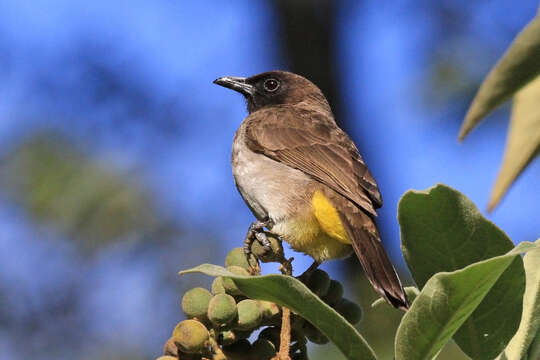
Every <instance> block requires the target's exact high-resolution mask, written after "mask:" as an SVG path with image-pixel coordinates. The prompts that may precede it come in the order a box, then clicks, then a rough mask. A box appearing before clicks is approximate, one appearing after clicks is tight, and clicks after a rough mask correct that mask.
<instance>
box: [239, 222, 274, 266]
mask: <svg viewBox="0 0 540 360" xmlns="http://www.w3.org/2000/svg"><path fill="white" fill-rule="evenodd" d="M270 224H272V220H270V219H268V218H266V219H264V220H262V221H260V220H257V221H254V222H252V223H251V225H249V229H248V232H247V234H246V239H245V240H244V253H245V254H246V257H248V258H249V256H250V255H251V244H253V241H255V240H257V241H259V242H260V243H261V245H262V246H263V247H264V251H272V246H271V244H270V240H268V237H267V236H266V234H265V233H264V228H265V227H267V226H269V225H270Z"/></svg>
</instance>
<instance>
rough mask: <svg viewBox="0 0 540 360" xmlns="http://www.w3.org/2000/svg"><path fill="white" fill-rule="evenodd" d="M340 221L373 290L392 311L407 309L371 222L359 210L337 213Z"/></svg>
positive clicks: (395, 276) (405, 297)
mask: <svg viewBox="0 0 540 360" xmlns="http://www.w3.org/2000/svg"><path fill="white" fill-rule="evenodd" d="M355 210H356V209H355ZM340 217H341V220H342V222H343V225H344V227H345V230H346V231H347V236H348V237H349V239H351V243H352V246H353V248H354V252H355V253H356V256H357V257H358V260H360V264H362V267H363V268H364V272H365V273H366V276H367V278H368V279H369V281H370V282H371V284H372V285H373V287H374V288H375V290H377V292H378V293H379V294H381V296H382V297H383V298H385V299H386V301H388V302H389V303H390V304H392V305H393V306H394V307H396V308H399V309H402V310H404V311H407V309H408V308H409V306H410V304H409V300H408V299H407V294H406V293H405V291H404V290H403V286H402V285H401V281H400V280H399V277H398V275H397V273H396V270H395V269H394V266H392V263H391V262H390V259H389V258H388V255H387V254H386V251H385V250H384V247H383V245H382V243H381V237H380V235H379V231H378V230H377V226H376V225H375V222H374V221H373V219H372V218H371V217H370V216H369V215H367V214H366V213H364V212H363V211H362V210H360V209H358V211H354V212H346V213H341V214H340Z"/></svg>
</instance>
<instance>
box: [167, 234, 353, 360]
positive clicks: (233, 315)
mask: <svg viewBox="0 0 540 360" xmlns="http://www.w3.org/2000/svg"><path fill="white" fill-rule="evenodd" d="M277 246H278V245H277V244H274V243H272V250H273V251H274V253H278V251H279V249H278V248H277ZM279 247H281V244H279ZM252 251H253V253H254V254H255V256H257V257H255V256H253V257H252V258H250V260H249V261H248V260H247V258H246V256H245V254H244V252H243V249H242V248H235V249H233V250H232V251H231V252H229V254H228V255H227V258H226V260H225V265H226V267H227V270H229V271H230V272H232V273H233V274H238V275H245V276H250V275H259V274H260V267H259V264H258V261H257V258H258V259H261V261H264V262H268V261H275V256H272V255H271V254H268V251H266V252H265V251H264V250H263V249H262V246H261V245H260V244H258V242H257V241H256V242H254V244H253V246H252ZM302 280H303V279H302ZM305 284H306V285H307V286H308V287H309V288H310V290H311V291H312V292H313V293H315V294H316V295H317V296H319V297H320V298H321V299H322V300H323V301H324V302H326V303H327V304H328V305H330V306H332V307H333V308H334V309H335V310H336V311H337V312H339V313H340V314H341V315H343V317H344V318H345V319H347V320H348V321H349V322H350V323H351V324H356V323H358V322H359V321H360V319H361V317H362V312H361V309H360V307H359V306H358V305H356V304H355V303H353V302H351V301H349V300H347V299H344V298H343V286H342V285H341V284H340V283H339V282H338V281H336V280H331V279H330V277H329V276H328V274H327V273H326V272H324V271H323V270H315V271H314V272H313V273H312V274H311V276H310V277H309V278H308V279H306V280H305ZM182 310H183V311H184V313H185V314H186V316H187V317H188V319H187V320H184V321H181V322H180V323H178V325H176V327H175V329H174V331H173V333H172V336H171V337H170V339H169V340H168V341H167V342H166V344H165V347H164V354H165V355H164V356H162V357H160V358H159V359H158V360H173V359H175V360H204V359H212V360H226V359H230V360H270V359H272V358H273V357H275V356H276V353H277V352H278V351H279V348H280V339H281V338H280V333H281V315H282V309H281V307H280V306H279V305H277V304H275V303H273V302H269V301H261V300H253V299H249V298H247V297H246V296H245V295H244V294H242V292H241V291H240V290H239V289H238V287H237V286H236V285H235V283H234V282H233V281H232V280H231V279H228V278H222V277H217V278H216V279H215V280H214V282H213V283H212V288H211V291H208V290H207V289H204V288H201V287H196V288H193V289H191V290H189V291H187V292H186V293H185V294H184V296H183V298H182ZM290 321H291V322H290V325H291V344H290V351H289V354H290V357H291V359H293V360H301V359H307V351H306V344H307V341H308V340H309V341H311V342H313V343H316V344H325V343H327V342H328V339H327V338H326V337H325V336H324V335H323V334H322V333H321V332H320V331H318V330H317V329H316V328H315V327H314V326H313V325H311V324H310V323H309V322H307V321H306V320H304V319H303V318H302V317H300V316H298V315H296V314H294V313H293V314H291V318H290ZM259 330H260V331H259ZM256 331H259V333H258V334H257V335H256V336H255V334H256V333H255V332H256ZM253 339H254V340H253ZM250 340H251V341H250Z"/></svg>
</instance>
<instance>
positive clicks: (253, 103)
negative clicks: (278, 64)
mask: <svg viewBox="0 0 540 360" xmlns="http://www.w3.org/2000/svg"><path fill="white" fill-rule="evenodd" d="M214 84H218V85H221V86H224V87H226V88H229V89H232V90H235V91H238V92H239V93H241V94H242V95H244V97H245V98H246V101H247V108H248V111H249V113H252V112H254V111H257V110H259V109H262V108H264V107H268V106H275V105H284V104H297V103H300V102H314V103H317V104H320V105H321V106H323V107H324V108H325V110H328V111H330V107H329V105H328V102H327V101H326V98H325V97H324V95H323V93H322V92H321V90H319V88H318V87H317V86H315V84H313V83H312V82H311V81H309V80H308V79H306V78H304V77H302V76H300V75H296V74H293V73H290V72H286V71H268V72H265V73H261V74H258V75H254V76H252V77H249V78H242V77H233V76H224V77H220V78H219V79H216V80H214Z"/></svg>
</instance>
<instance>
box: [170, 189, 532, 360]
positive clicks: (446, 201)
mask: <svg viewBox="0 0 540 360" xmlns="http://www.w3.org/2000/svg"><path fill="white" fill-rule="evenodd" d="M398 212H399V213H398V219H399V223H400V227H401V237H402V250H403V253H404V256H405V259H406V261H407V264H408V265H409V268H410V270H411V273H412V275H413V278H414V279H415V281H416V283H417V284H418V286H419V287H420V288H421V291H419V290H418V289H417V288H415V287H407V288H406V291H407V293H408V294H409V295H410V299H411V301H412V306H411V308H410V309H409V311H408V312H407V313H406V314H405V315H404V316H403V318H402V320H401V323H400V325H399V327H398V331H397V335H396V339H395V357H396V359H397V360H401V359H405V360H415V359H431V358H434V357H436V356H437V354H438V353H439V352H440V351H441V349H442V348H443V347H444V346H445V344H447V343H448V342H449V341H450V340H451V339H452V338H453V339H454V340H455V341H456V343H457V344H458V345H459V346H460V348H461V349H462V350H463V351H464V352H465V353H466V354H467V355H468V356H470V357H471V358H473V359H479V360H483V359H486V360H487V359H494V358H495V357H497V356H499V358H498V359H499V360H507V359H512V360H514V359H516V360H517V359H535V357H532V356H537V355H538V352H539V351H540V340H539V338H540V336H539V334H540V331H539V329H540V285H539V280H538V279H539V277H540V240H539V241H537V242H536V243H530V242H523V243H521V244H519V245H518V246H516V247H514V246H513V243H512V241H511V240H510V239H509V238H508V237H507V236H506V234H504V232H503V231H502V230H500V229H499V228H497V227H496V226H495V225H494V224H493V223H491V222H490V221H488V220H487V219H485V218H484V217H483V216H482V215H481V214H480V212H479V211H478V209H477V208H476V206H475V205H474V204H473V203H472V202H471V201H470V200H469V199H468V198H467V197H465V196H464V195H463V194H461V193H459V192H458V191H456V190H454V189H452V188H450V187H448V186H445V185H441V184H439V185H436V186H434V187H432V188H430V189H428V190H426V191H409V192H407V193H406V194H405V195H404V196H403V198H402V199H401V201H400V203H399V210H398ZM521 253H527V255H526V256H525V261H524V262H523V261H522V258H521V256H520V254H521ZM524 263H525V269H524V265H523V264H524ZM229 269H235V270H236V272H237V273H236V274H234V273H232V272H231V271H230V270H229ZM240 269H241V270H242V271H240V270H238V269H237V267H235V266H232V267H229V268H228V269H225V268H223V267H220V266H216V265H210V264H203V265H199V266H198V267H195V268H193V269H189V270H185V271H182V272H180V274H187V273H193V272H201V273H204V274H207V275H210V276H215V277H217V278H218V279H219V278H222V279H223V280H224V282H227V281H230V282H231V283H232V284H234V286H235V287H236V288H237V290H238V291H239V292H240V293H242V294H243V296H247V297H249V298H250V299H245V300H242V301H240V303H239V304H238V308H239V309H238V313H239V320H238V321H237V323H236V325H234V326H235V327H237V328H239V329H242V330H250V329H253V328H256V327H257V326H259V324H261V322H263V321H267V320H268V318H275V317H276V316H279V315H280V311H279V307H280V306H283V307H287V308H289V309H291V310H292V311H293V316H292V317H291V319H292V323H291V326H292V329H293V334H294V336H296V337H297V338H298V341H297V344H299V346H301V345H302V344H305V341H306V340H305V339H306V338H307V339H308V340H310V341H311V342H313V343H316V344H325V343H327V342H328V341H332V342H333V343H334V344H335V345H336V346H337V347H338V348H339V349H340V350H341V352H342V353H343V354H344V355H345V356H346V358H347V359H375V358H376V357H375V354H374V353H373V352H372V350H371V348H370V347H369V345H368V344H367V343H366V342H365V340H364V339H363V338H362V337H361V335H360V334H359V333H358V332H357V331H356V330H355V329H354V327H352V325H351V324H355V323H358V322H359V321H360V319H361V317H362V311H361V309H360V308H359V307H358V305H356V304H354V303H352V302H350V301H349V300H347V299H343V298H342V294H343V288H342V287H341V284H339V283H338V282H336V281H334V280H330V278H329V277H328V274H326V273H325V272H324V271H322V270H319V271H317V272H315V273H314V274H313V275H314V276H313V277H312V278H310V279H308V280H306V283H307V284H308V285H309V287H308V286H306V285H305V284H304V283H302V282H301V281H299V280H298V279H296V278H294V277H291V276H285V275H264V276H251V275H249V272H248V271H246V270H245V269H244V268H240ZM525 281H526V288H525ZM310 288H311V289H313V290H314V291H315V292H317V293H319V295H321V297H322V299H324V300H326V301H328V302H330V303H332V305H333V306H334V308H332V307H330V306H329V305H328V304H327V303H325V302H324V301H322V300H321V298H320V297H319V296H318V295H317V294H316V293H314V292H313V291H311V290H310ZM524 291H525V295H524ZM251 299H258V300H264V301H267V302H268V303H267V302H261V301H254V300H251ZM381 302H382V300H378V301H376V302H375V303H374V304H373V305H374V306H377V305H378V304H380V303H381ZM241 304H246V305H248V304H249V306H246V309H245V311H244V314H245V315H241V313H242V311H241V309H240V308H241V307H243V306H242V305H241ZM263 304H264V306H263ZM522 308H523V310H524V311H523V312H522ZM269 309H274V310H273V311H269V312H268V315H263V314H264V313H265V312H267V311H268V310H269ZM242 316H245V317H246V319H247V318H249V321H247V320H241V318H242ZM263 319H265V320H263ZM304 319H305V320H304ZM306 320H307V321H306ZM520 321H521V323H520ZM248 323H249V324H248ZM239 324H240V326H239ZM242 324H243V325H242ZM518 328H519V330H518ZM516 331H517V332H516ZM298 334H299V335H298ZM234 336H235V335H234V334H233V337H234ZM294 336H293V337H294ZM259 339H265V340H268V341H270V342H271V343H272V345H273V346H274V348H275V349H277V348H279V341H280V338H279V327H277V326H269V327H267V328H265V329H264V330H263V331H261V333H260V335H259ZM302 339H304V340H302ZM237 342H238V339H235V340H234V342H233V344H236V343H237ZM261 344H262V343H261ZM265 344H266V346H267V347H268V348H269V349H270V348H271V346H269V344H268V343H265ZM244 345H245V346H247V345H246V344H244ZM244 345H242V344H240V345H236V346H244ZM260 346H262V345H260ZM303 346H305V345H303ZM250 349H252V348H250ZM250 351H252V350H250ZM261 351H262V350H261ZM294 358H306V355H305V353H298V354H294Z"/></svg>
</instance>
